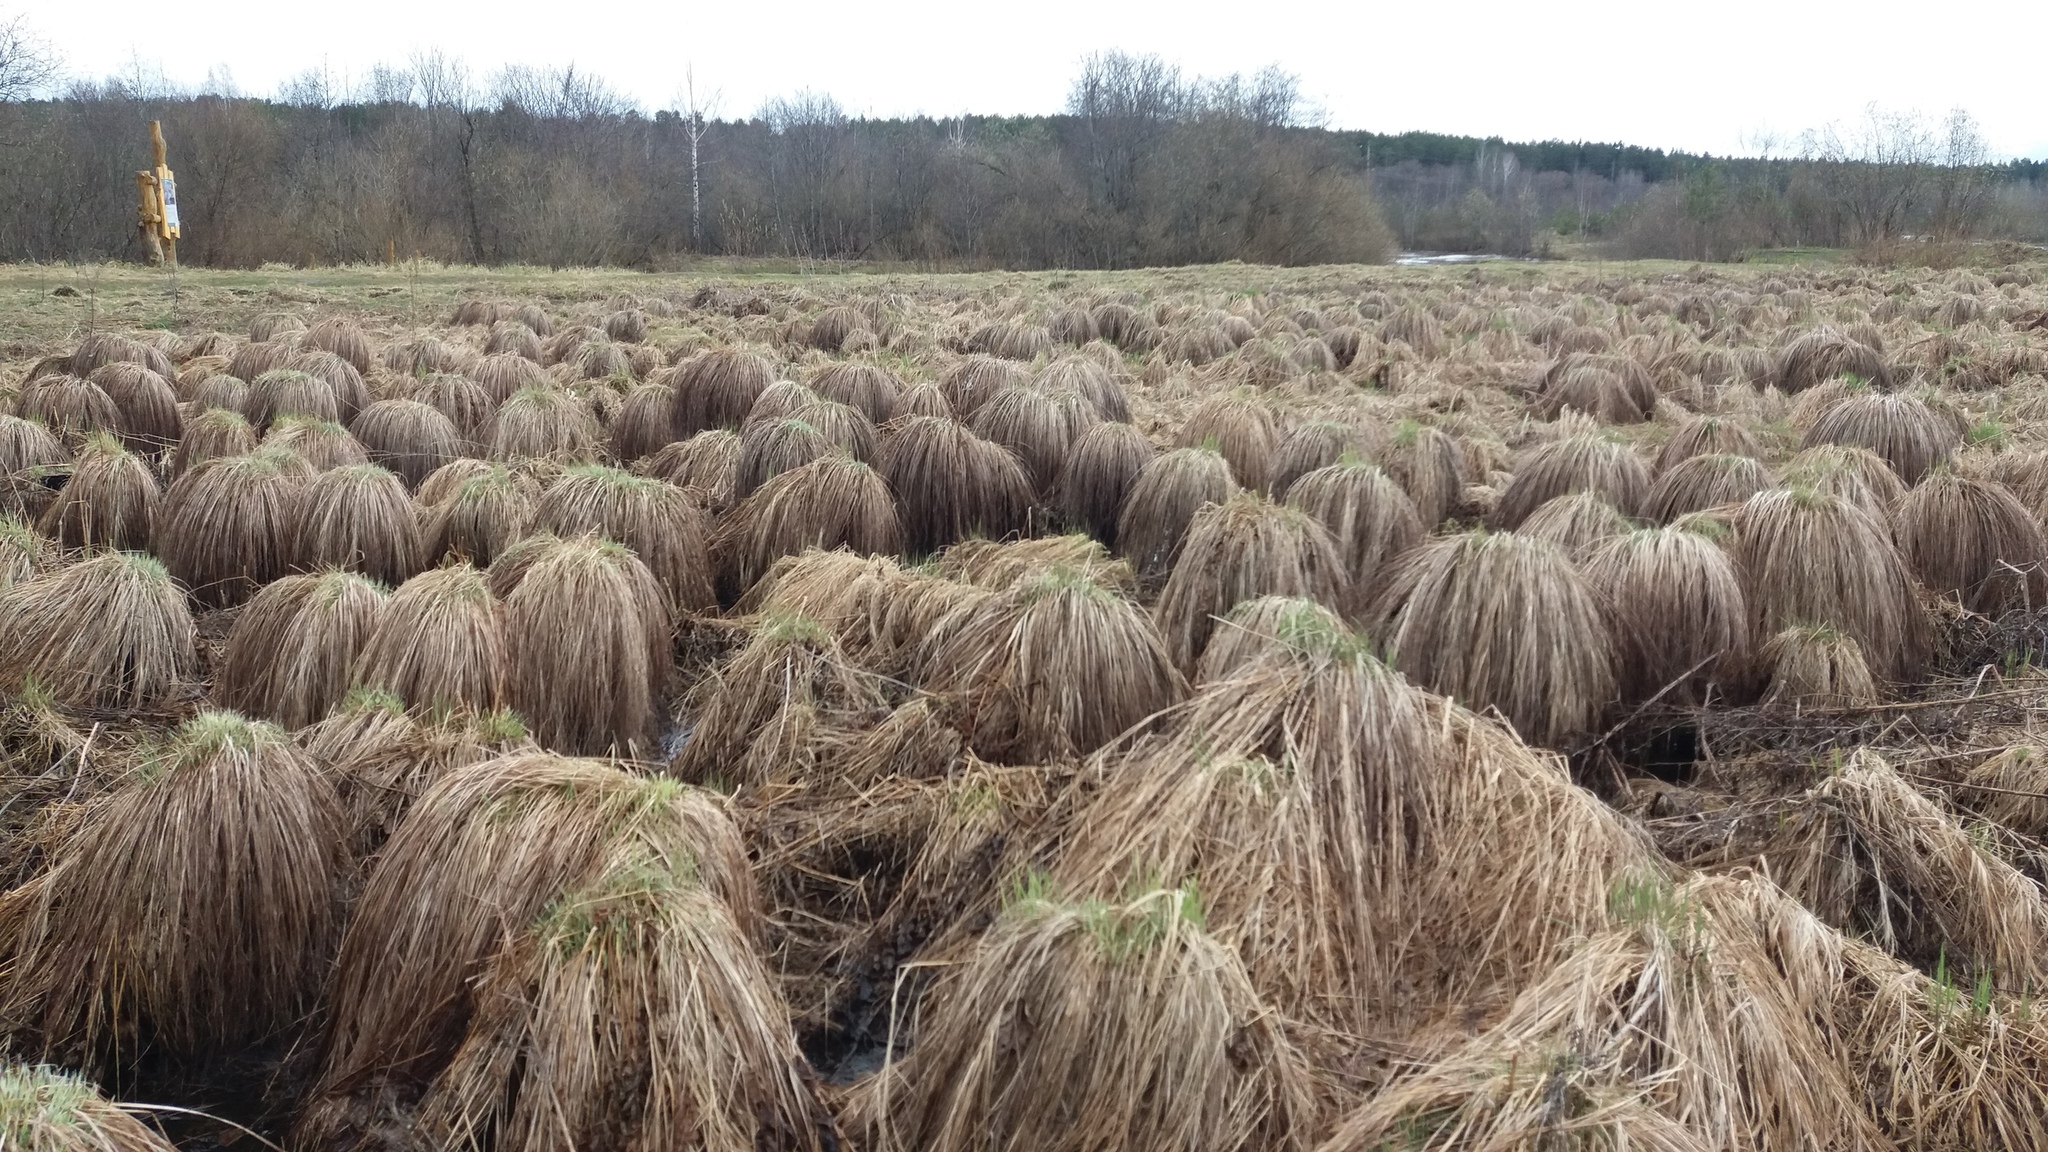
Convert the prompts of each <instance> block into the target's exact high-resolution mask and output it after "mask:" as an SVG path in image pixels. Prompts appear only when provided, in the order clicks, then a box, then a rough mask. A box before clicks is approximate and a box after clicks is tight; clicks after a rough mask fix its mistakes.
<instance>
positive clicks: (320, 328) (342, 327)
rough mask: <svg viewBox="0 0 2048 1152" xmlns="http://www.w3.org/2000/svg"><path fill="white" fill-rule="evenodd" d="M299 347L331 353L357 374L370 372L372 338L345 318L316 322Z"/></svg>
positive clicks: (331, 317)
mask: <svg viewBox="0 0 2048 1152" xmlns="http://www.w3.org/2000/svg"><path fill="white" fill-rule="evenodd" d="M299 347H301V348H307V349H312V350H314V351H319V352H331V353H333V354H334V355H336V356H338V357H340V358H341V359H342V360H344V361H346V362H347V363H348V365H349V367H351V368H354V369H355V370H356V371H357V372H368V371H369V370H370V338H369V336H368V335H366V334H365V333H364V332H363V329H362V327H361V326H360V325H358V324H357V323H356V322H355V321H353V320H350V319H348V318H346V317H343V316H329V317H326V318H325V319H323V320H319V321H316V322H315V323H314V324H313V326H312V327H310V328H308V329H306V334H305V335H304V336H301V337H300V338H299Z"/></svg>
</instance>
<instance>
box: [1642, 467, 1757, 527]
mask: <svg viewBox="0 0 2048 1152" xmlns="http://www.w3.org/2000/svg"><path fill="white" fill-rule="evenodd" d="M1772 486H1773V480H1772V478H1771V470H1770V469H1769V468H1766V467H1764V465H1763V463H1762V462H1761V461H1759V460H1757V459H1755V458H1754V457H1751V456H1745V455H1736V454H1733V453H1711V454H1707V455H1700V456H1688V457H1686V458H1685V459H1684V460H1681V461H1679V462H1678V463H1676V464H1673V465H1672V466H1671V467H1670V468H1668V469H1665V470H1664V471H1663V472H1660V473H1659V474H1658V476H1657V481H1656V483H1654V484H1652V485H1650V491H1649V494H1648V495H1646V496H1645V497H1643V519H1645V520H1648V521H1649V522H1651V523H1653V524H1669V523H1671V522H1672V521H1674V520H1676V519H1678V518H1679V517H1681V516H1684V515H1686V514H1688V513H1692V512H1704V511H1706V510H1707V509H1709V508H1719V507H1721V506H1722V505H1724V504H1739V503H1741V502H1742V501H1744V500H1747V499H1749V498H1750V497H1751V496H1754V495H1756V494H1757V493H1759V492H1762V491H1764V490H1765V489H1767V488H1770V487H1772Z"/></svg>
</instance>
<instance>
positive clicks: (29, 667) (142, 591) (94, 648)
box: [0, 552, 197, 711]
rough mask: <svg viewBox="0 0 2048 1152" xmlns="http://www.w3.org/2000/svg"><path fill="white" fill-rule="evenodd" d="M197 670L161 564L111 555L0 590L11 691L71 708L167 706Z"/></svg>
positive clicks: (188, 616) (1, 641)
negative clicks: (31, 693)
mask: <svg viewBox="0 0 2048 1152" xmlns="http://www.w3.org/2000/svg"><path fill="white" fill-rule="evenodd" d="M196 663H197V656H196V653H195V648H194V632H193V625H192V613H191V610H190V609H189V608H187V607H186V604H185V597H184V594H183V593H182V592H180V591H179V589H178V586H177V584H175V583H173V582H172V580H171V577H170V574H169V573H168V572H166V571H165V570H164V566H163V565H162V564H160V563H158V562H157V561H156V560H154V559H151V558H150V557H148V556H142V555H138V554H136V553H132V552H110V553H107V554H105V555H102V556H95V557H92V558H91V559H88V560H82V561H80V562H78V563H76V564H72V565H68V566H66V567H63V568H59V569H57V570H55V571H53V572H49V573H47V574H45V575H41V576H33V577H30V578H28V579H25V580H22V581H20V582H19V583H16V584H14V585H13V586H11V587H9V588H7V589H5V590H4V591H0V678H4V680H5V683H6V689H7V691H8V692H9V693H27V692H28V691H30V688H31V686H33V688H34V690H35V691H39V692H45V693H48V694H49V697H50V699H51V700H53V701H55V702H56V703H58V704H61V705H64V706H67V707H74V708H114V709H126V710H130V711H133V710H137V709H143V708H157V707H161V706H162V705H165V704H167V703H169V702H170V699H171V696H172V694H173V693H174V692H176V691H177V690H178V688H179V686H180V684H181V683H182V682H183V681H184V680H185V679H186V678H187V677H188V676H190V675H191V674H192V672H193V671H194V668H195V665H196Z"/></svg>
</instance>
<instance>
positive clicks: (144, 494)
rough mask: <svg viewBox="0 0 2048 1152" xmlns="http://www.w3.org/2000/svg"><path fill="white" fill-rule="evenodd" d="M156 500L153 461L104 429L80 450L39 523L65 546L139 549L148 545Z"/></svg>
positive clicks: (38, 524)
mask: <svg viewBox="0 0 2048 1152" xmlns="http://www.w3.org/2000/svg"><path fill="white" fill-rule="evenodd" d="M158 498H159V497H158V493H157V488H156V476H155V475H154V474H153V473H151V471H150V469H149V464H148V463H147V462H145V461H144V460H143V459H142V458H141V457H139V456H136V455H133V454H132V453H130V452H129V451H128V450H127V449H126V448H124V447H122V446H121V442H120V441H119V440H116V439H114V438H113V437H112V436H108V435H105V434H104V433H102V434H100V435H96V436H94V437H92V438H91V439H89V440H87V441H86V442H85V444H84V445H83V446H82V447H81V448H80V449H79V451H78V460H77V462H76V463H75V464H73V465H72V466H71V475H70V478H69V479H67V480H66V481H65V482H64V487H63V489H62V490H61V491H59V492H58V493H57V498H56V499H55V500H54V501H52V502H51V504H50V506H49V508H47V509H45V510H44V512H43V514H42V516H41V518H40V519H39V520H38V523H37V527H38V529H39V530H40V531H41V532H42V533H43V535H45V536H48V537H50V538H51V539H53V540H55V541H57V542H58V543H59V544H61V545H63V546H64V547H66V548H83V549H88V550H92V549H101V548H111V549H115V550H117V551H123V552H139V551H141V550H142V549H143V548H144V547H146V546H147V545H148V543H149V532H150V526H151V525H152V524H153V523H154V522H155V519H156V508H157V502H158Z"/></svg>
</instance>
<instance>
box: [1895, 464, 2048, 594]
mask: <svg viewBox="0 0 2048 1152" xmlns="http://www.w3.org/2000/svg"><path fill="white" fill-rule="evenodd" d="M1891 523H1892V538H1893V539H1894V540H1895V541H1897V543H1898V546H1899V554H1900V555H1901V556H1903V557H1905V560H1906V564H1907V566H1908V567H1910V568H1911V569H1912V570H1913V574H1914V575H1915V576H1918V577H1919V578H1920V582H1921V583H1922V584H1925V585H1926V586H1927V587H1929V588H1931V589H1933V590H1934V591H1935V592H1938V593H1941V594H1943V595H1952V596H1956V597H1958V598H1960V599H1961V601H1962V604H1963V607H1965V608H1968V609H1969V610H1970V611H1972V612H1982V613H1986V614H1989V615H1997V614H1998V613H2000V612H2004V611H2008V610H2012V609H2023V610H2031V609H2033V608H2037V607H2044V606H2048V539H2044V538H2043V536H2042V534H2041V525H2040V523H2039V522H2037V521H2036V520H2035V519H2034V517H2033V516H2032V515H2030V514H2029V513H2028V512H2027V509H2026V507H2025V506H2024V505H2022V504H2021V503H2020V502H2019V500H2018V499H2017V498H2015V497H2014V496H2013V494H2012V493H2011V492H2008V491H2006V489H2005V487H2004V485H2001V484H1995V483H1991V482H1989V481H1984V480H1973V479H1968V478H1966V477H1962V476H1958V475H1956V474H1955V473H1954V472H1952V471H1950V470H1948V469H1946V468H1943V469H1940V470H1937V471H1936V472H1935V473H1934V474H1933V475H1931V476H1929V477H1928V478H1927V479H1926V480H1925V481H1923V482H1921V483H1920V484H1919V485H1917V486H1915V487H1914V488H1912V489H1911V490H1909V491H1908V492H1907V493H1906V494H1905V496H1903V497H1902V498H1901V499H1900V500H1899V503H1898V505H1897V507H1895V508H1894V509H1893V510H1892V521H1891Z"/></svg>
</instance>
